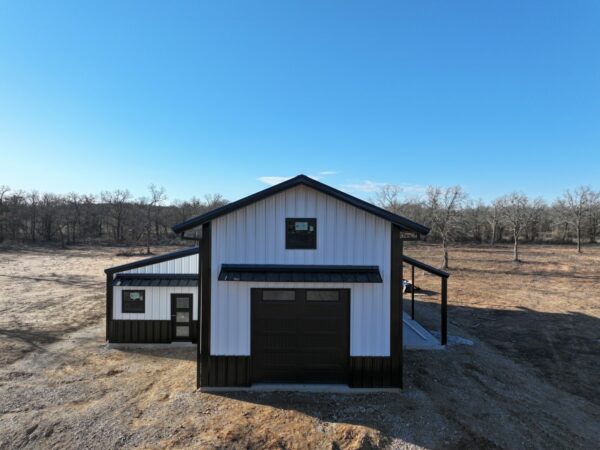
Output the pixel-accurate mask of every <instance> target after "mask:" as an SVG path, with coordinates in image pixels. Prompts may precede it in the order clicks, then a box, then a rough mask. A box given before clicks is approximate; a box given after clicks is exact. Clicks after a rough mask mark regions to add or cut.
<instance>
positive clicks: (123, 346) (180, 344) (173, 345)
mask: <svg viewBox="0 0 600 450" xmlns="http://www.w3.org/2000/svg"><path fill="white" fill-rule="evenodd" d="M182 347H188V348H191V347H196V344H194V343H193V342H171V343H170V344H134V343H131V344H121V343H115V342H108V343H107V344H106V348H110V349H117V350H119V349H121V350H127V349H132V348H144V349H153V348H156V349H159V348H182Z"/></svg>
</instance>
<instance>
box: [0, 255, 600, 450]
mask: <svg viewBox="0 0 600 450" xmlns="http://www.w3.org/2000/svg"><path fill="white" fill-rule="evenodd" d="M167 250H169V249H167V248H161V249H159V250H158V251H160V252H164V251H167ZM584 250H585V253H584V254H583V255H577V254H575V252H574V249H573V248H568V247H559V246H524V247H523V253H522V257H523V259H524V262H523V263H522V264H514V263H512V262H511V261H510V256H511V255H510V249H509V248H507V247H496V248H490V247H460V248H456V249H453V250H452V252H451V254H450V258H451V259H450V263H451V270H450V271H451V273H452V276H451V278H450V281H449V304H450V307H449V320H450V327H449V333H450V334H451V335H454V336H461V337H464V338H467V339H471V340H472V341H473V342H474V344H473V345H472V346H468V345H455V346H449V347H448V349H447V350H445V351H428V352H427V351H410V352H406V354H405V389H404V391H403V392H402V393H398V394H395V393H377V394H361V395H341V394H306V393H304V394H300V393H241V392H238V393H231V394H222V395H215V394H206V393H199V392H196V391H195V389H194V380H195V353H194V351H193V350H191V349H171V350H164V349H155V350H128V351H124V350H115V349H111V350H109V349H107V348H106V347H105V345H104V342H103V338H104V277H103V269H104V268H105V267H107V266H111V265H116V264H120V263H125V262H127V261H129V260H131V259H134V258H120V257H116V256H115V255H116V253H117V249H114V248H99V249H96V248H85V247H84V248H74V249H69V250H57V249H49V248H41V247H24V248H0V448H2V449H4V448H6V449H14V448H56V449H66V448H102V449H110V448H162V447H175V448H190V447H191V448H323V449H325V448H327V449H332V448H380V447H383V448H428V449H434V448H455V449H465V448H466V449H469V448H473V449H487V448H493V449H496V448H505V449H518V448H524V449H525V448H539V449H563V448H564V449H597V448H600V387H599V383H598V381H599V380H600V247H589V248H585V249H584ZM406 253H407V254H409V255H410V256H414V257H416V258H419V259H422V260H424V261H426V262H429V263H433V264H434V265H435V264H437V263H439V261H440V250H439V248H438V247H436V246H428V245H423V244H412V245H407V248H406ZM405 276H406V274H405ZM416 284H417V285H418V286H419V287H421V288H423V289H425V290H426V291H425V293H424V294H421V295H418V296H417V302H416V308H417V319H418V320H420V321H421V322H422V323H424V324H425V325H426V326H428V327H429V328H431V329H436V328H437V327H438V317H439V316H438V314H439V310H438V308H439V306H438V299H437V296H436V295H435V293H434V292H428V291H438V290H439V286H438V280H437V279H435V278H433V277H431V276H429V275H427V276H426V275H424V274H423V273H422V272H420V271H417V278H416ZM405 306H406V307H408V304H406V305H405Z"/></svg>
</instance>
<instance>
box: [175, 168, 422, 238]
mask: <svg viewBox="0 0 600 450" xmlns="http://www.w3.org/2000/svg"><path fill="white" fill-rule="evenodd" d="M299 185H304V186H308V187H310V188H313V189H315V190H317V191H319V192H322V193H324V194H326V195H329V196H331V197H334V198H336V199H338V200H340V201H343V202H345V203H348V204H350V205H352V206H354V207H356V208H358V209H361V210H363V211H366V212H368V213H370V214H373V215H375V216H378V217H381V218H382V219H384V220H387V221H389V222H391V223H392V224H394V225H396V226H397V227H399V228H400V229H401V230H403V231H407V232H413V233H416V234H418V235H426V234H428V233H429V231H430V230H429V228H427V227H426V226H424V225H421V224H419V223H417V222H413V221H412V220H410V219H407V218H406V217H402V216H399V215H398V214H394V213H392V212H390V211H387V210H385V209H383V208H380V207H378V206H375V205H373V204H372V203H369V202H366V201H364V200H361V199H359V198H357V197H354V196H352V195H350V194H347V193H346V192H342V191H340V190H338V189H335V188H333V187H331V186H328V185H326V184H323V183H321V182H319V181H317V180H314V179H312V178H310V177H307V176H306V175H298V176H297V177H294V178H291V179H289V180H287V181H284V182H282V183H279V184H276V185H275V186H271V187H269V188H267V189H264V190H262V191H260V192H257V193H255V194H252V195H249V196H247V197H244V198H242V199H240V200H237V201H235V202H231V203H228V204H226V205H224V206H221V207H220V208H216V209H213V210H212V211H209V212H207V213H204V214H201V215H199V216H196V217H194V218H192V219H189V220H187V221H185V222H182V223H179V224H177V225H174V226H173V227H172V229H173V231H174V232H175V233H177V234H180V235H182V236H184V233H185V231H187V230H190V229H191V228H194V227H197V226H199V225H202V224H203V223H206V222H210V221H211V220H213V219H215V218H217V217H221V216H223V215H225V214H229V213H231V212H233V211H235V210H237V209H240V208H243V207H245V206H248V205H250V204H252V203H255V202H257V201H260V200H262V199H264V198H267V197H270V196H272V195H275V194H277V193H279V192H282V191H285V190H287V189H291V188H293V187H295V186H299Z"/></svg>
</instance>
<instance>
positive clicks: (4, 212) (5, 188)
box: [0, 184, 10, 242]
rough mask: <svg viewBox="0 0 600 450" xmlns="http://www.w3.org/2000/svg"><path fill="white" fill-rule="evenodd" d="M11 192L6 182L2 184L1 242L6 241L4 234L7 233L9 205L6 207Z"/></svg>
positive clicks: (0, 210)
mask: <svg viewBox="0 0 600 450" xmlns="http://www.w3.org/2000/svg"><path fill="white" fill-rule="evenodd" d="M9 192H10V188H9V187H8V186H6V185H4V184H2V185H0V242H2V241H4V236H5V234H6V228H7V225H6V221H7V207H6V201H5V199H6V197H7V196H8V193H9Z"/></svg>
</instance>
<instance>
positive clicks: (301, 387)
mask: <svg viewBox="0 0 600 450" xmlns="http://www.w3.org/2000/svg"><path fill="white" fill-rule="evenodd" d="M198 390H199V391H200V392H240V391H241V392H311V393H326V394H373V393H377V392H393V393H400V392H402V390H401V389H399V388H351V387H350V386H348V385H345V384H266V383H265V384H263V383H258V384H253V385H252V386H247V387H246V386H243V387H201V388H199V389H198Z"/></svg>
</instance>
